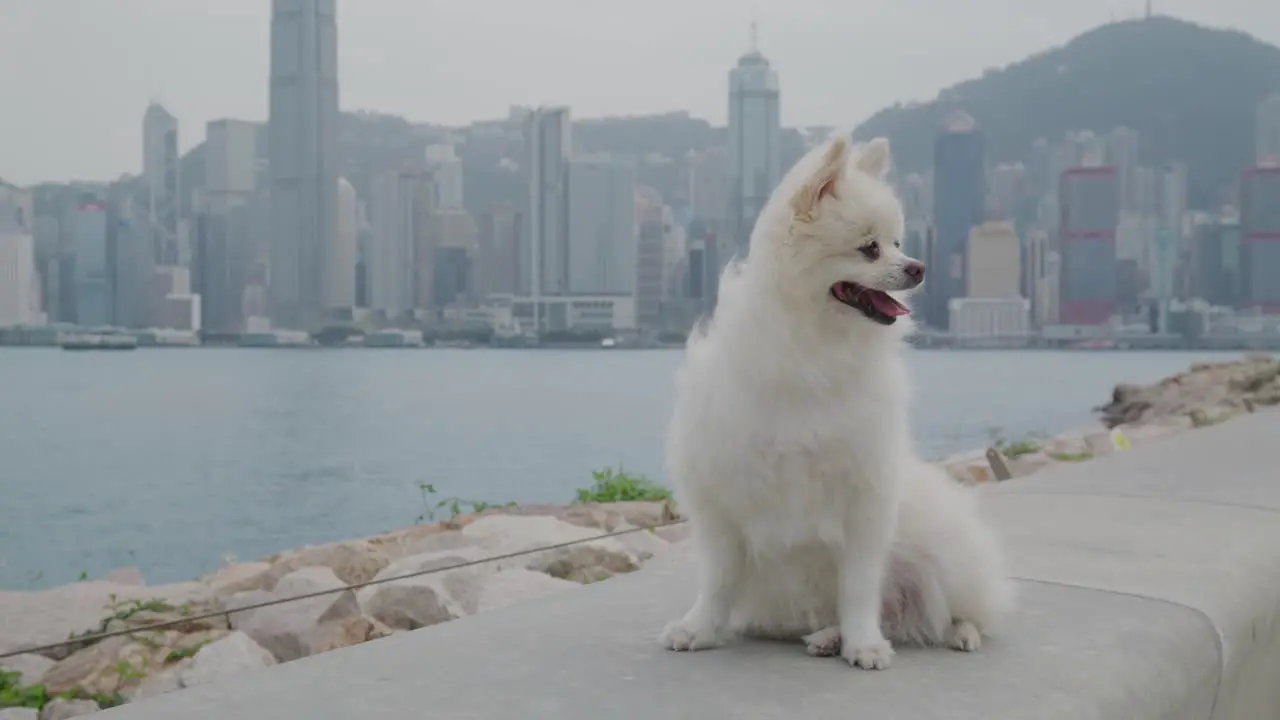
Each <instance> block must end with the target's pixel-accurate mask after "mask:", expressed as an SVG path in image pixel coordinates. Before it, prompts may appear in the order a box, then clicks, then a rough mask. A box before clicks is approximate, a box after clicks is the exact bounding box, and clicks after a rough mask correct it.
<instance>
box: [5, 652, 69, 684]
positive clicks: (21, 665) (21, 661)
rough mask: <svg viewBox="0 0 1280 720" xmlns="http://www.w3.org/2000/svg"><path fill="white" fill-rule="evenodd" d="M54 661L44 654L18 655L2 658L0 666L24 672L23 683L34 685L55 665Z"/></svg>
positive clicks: (12, 670) (11, 670)
mask: <svg viewBox="0 0 1280 720" xmlns="http://www.w3.org/2000/svg"><path fill="white" fill-rule="evenodd" d="M54 664H55V663H54V661H52V660H50V659H49V658H47V657H45V656H43V655H17V656H15V657H11V658H5V659H4V660H0V668H4V669H5V670H9V671H10V672H18V673H22V684H23V685H33V684H35V683H38V682H40V678H42V677H44V674H45V673H46V672H48V671H49V668H51V667H53V666H54Z"/></svg>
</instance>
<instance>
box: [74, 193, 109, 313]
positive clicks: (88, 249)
mask: <svg viewBox="0 0 1280 720" xmlns="http://www.w3.org/2000/svg"><path fill="white" fill-rule="evenodd" d="M71 232H72V242H73V245H72V251H73V252H74V257H73V259H72V261H71V263H72V265H71V267H72V270H71V283H72V298H73V299H74V304H73V305H72V309H73V311H74V313H73V317H72V318H71V319H72V320H73V321H74V322H77V323H79V324H81V325H85V326H88V327H97V326H101V325H110V324H111V323H113V322H115V317H114V315H115V314H114V312H112V310H113V307H114V305H115V296H114V293H115V289H114V287H113V282H112V281H113V280H114V275H115V273H114V272H113V270H114V268H113V267H112V265H113V263H112V262H111V260H112V258H111V253H110V252H109V251H108V244H107V204H106V203H105V202H102V201H101V200H100V199H98V198H97V197H95V196H94V195H92V194H86V195H85V196H83V197H82V198H81V199H80V202H79V204H77V205H76V209H75V210H74V211H73V214H72V225H71Z"/></svg>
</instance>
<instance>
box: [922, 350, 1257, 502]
mask: <svg viewBox="0 0 1280 720" xmlns="http://www.w3.org/2000/svg"><path fill="white" fill-rule="evenodd" d="M1277 404H1280V362H1278V361H1277V360H1276V359H1275V358H1274V357H1273V356H1271V355H1268V354H1261V353H1260V354H1251V355H1246V356H1244V358H1243V359H1241V360H1235V361H1229V362H1221V363H1197V364H1195V365H1192V366H1191V368H1190V369H1188V370H1187V371H1186V372H1182V373H1179V374H1177V375H1172V376H1170V377H1167V378H1165V379H1163V380H1161V381H1159V382H1156V383H1153V384H1151V385H1130V384H1121V385H1116V386H1115V389H1114V390H1113V391H1112V393H1111V401H1110V402H1108V403H1107V404H1105V405H1103V406H1101V407H1098V408H1095V409H1096V411H1097V412H1098V414H1099V424H1098V425H1096V426H1094V427H1088V428H1081V429H1079V430H1077V431H1074V432H1066V433H1062V434H1059V435H1056V436H1054V437H1050V438H1035V437H1028V438H1022V439H1017V440H1009V439H1003V440H997V441H996V442H995V443H994V444H993V447H992V448H984V449H981V450H974V451H972V452H967V453H962V454H960V455H955V456H952V457H949V458H946V459H944V460H941V461H939V462H940V463H941V464H942V465H943V466H944V467H945V468H946V469H947V471H948V472H949V473H950V474H951V476H952V477H954V478H956V479H957V480H959V481H961V482H964V483H983V482H989V481H993V480H1000V479H1009V478H1018V477H1024V476H1026V475H1030V474H1031V473H1034V472H1038V471H1040V470H1042V469H1044V468H1046V467H1051V466H1053V465H1057V464H1061V463H1076V462H1083V461H1087V460H1090V459H1093V458H1095V457H1099V456H1101V455H1107V454H1110V453H1112V452H1116V451H1117V450H1123V449H1125V448H1127V447H1131V446H1135V445H1141V444H1143V443H1146V442H1148V441H1151V440H1155V439H1157V438H1161V437H1165V436H1167V435H1172V434H1174V433H1178V432H1182V431H1184V430H1190V429H1192V428H1199V427H1206V426H1209V425H1216V424H1217V423H1220V422H1223V421H1225V420H1228V419H1230V418H1232V417H1234V416H1236V415H1239V414H1241V413H1249V412H1254V411H1256V410H1260V409H1264V408H1268V407H1271V406H1275V405H1277ZM992 451H996V452H995V453H994V454H997V455H998V458H996V459H995V460H993V459H992V458H991V455H992V454H993V452H992ZM997 466H1003V470H1004V471H1005V474H1006V477H1003V478H1002V477H1000V474H999V472H998V470H999V468H998V467H997Z"/></svg>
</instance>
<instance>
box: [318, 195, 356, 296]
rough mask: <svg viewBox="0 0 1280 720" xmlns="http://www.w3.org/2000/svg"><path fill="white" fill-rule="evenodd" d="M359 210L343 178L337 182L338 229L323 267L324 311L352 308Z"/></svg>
mask: <svg viewBox="0 0 1280 720" xmlns="http://www.w3.org/2000/svg"><path fill="white" fill-rule="evenodd" d="M359 208H360V203H359V200H358V199H357V198H356V189H355V188H354V187H353V186H352V185H351V183H350V182H348V181H347V179H346V178H338V229H337V232H335V233H334V243H333V252H332V253H331V254H330V259H329V261H328V262H326V263H325V265H326V273H327V276H326V278H325V282H324V293H325V302H324V305H325V307H326V308H348V307H354V306H355V304H356V263H357V262H358V258H359V254H360V248H359V233H360V215H359Z"/></svg>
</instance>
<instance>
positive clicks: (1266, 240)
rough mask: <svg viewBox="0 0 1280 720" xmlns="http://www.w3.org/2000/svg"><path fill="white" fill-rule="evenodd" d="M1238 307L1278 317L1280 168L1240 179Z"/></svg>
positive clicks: (1253, 172)
mask: <svg viewBox="0 0 1280 720" xmlns="http://www.w3.org/2000/svg"><path fill="white" fill-rule="evenodd" d="M1240 195H1241V198H1240V199H1241V202H1240V210H1241V213H1240V230H1241V232H1242V235H1243V237H1242V239H1241V249H1240V255H1241V257H1240V266H1241V275H1242V276H1243V277H1242V278H1241V280H1242V283H1241V285H1242V288H1241V289H1242V294H1243V296H1244V297H1242V298H1241V303H1240V304H1241V306H1242V307H1246V308H1259V309H1261V310H1262V311H1263V312H1264V313H1266V314H1271V315H1274V314H1277V313H1280V167H1278V166H1275V165H1268V166H1264V167H1255V168H1249V169H1248V170H1245V172H1244V175H1243V176H1242V177H1241V178H1240Z"/></svg>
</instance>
